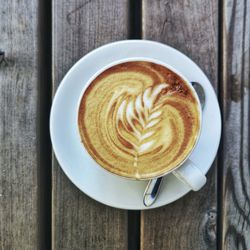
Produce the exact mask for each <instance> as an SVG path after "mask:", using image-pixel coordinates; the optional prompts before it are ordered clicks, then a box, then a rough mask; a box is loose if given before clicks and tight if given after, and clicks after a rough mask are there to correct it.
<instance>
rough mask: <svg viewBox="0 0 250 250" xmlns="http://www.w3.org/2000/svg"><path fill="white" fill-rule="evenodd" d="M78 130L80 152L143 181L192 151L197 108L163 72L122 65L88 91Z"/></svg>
mask: <svg viewBox="0 0 250 250" xmlns="http://www.w3.org/2000/svg"><path fill="white" fill-rule="evenodd" d="M78 127H79V131H80V135H81V139H82V142H83V144H84V146H85V148H86V149H87V151H88V152H89V154H90V155H91V156H92V157H93V158H94V159H95V161H96V162H97V163H99V164H100V165H101V166H102V167H103V168H105V169H106V170H108V171H110V172H112V173H115V174H118V175H120V176H124V177H129V178H135V179H149V178H154V177H156V176H160V175H163V174H164V173H166V172H169V171H171V170H172V169H173V168H175V167H176V166H178V165H179V164H180V163H181V162H182V161H183V160H185V158H186V157H187V155H188V154H189V153H190V151H191V150H192V149H193V146H194V145H195V142H196V140H197V137H198V134H199V130H200V114H199V105H198V103H197V100H196V98H195V97H194V95H193V93H192V90H191V89H190V88H189V86H188V84H187V83H186V82H185V81H184V80H183V79H182V78H181V77H180V76H178V75H177V74H175V73H174V72H172V71H171V70H169V69H168V68H166V67H164V66H161V65H159V64H156V63H151V62H145V61H135V62H125V63H121V64H118V65H115V66H113V67H111V68H109V69H107V70H105V71H104V72H103V73H101V74H100V75H98V76H97V77H96V78H95V79H94V80H93V81H92V82H91V84H90V85H89V86H88V88H87V90H86V91H85V92H84V94H83V97H82V99H81V102H80V108H79V112H78Z"/></svg>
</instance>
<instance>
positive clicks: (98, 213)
mask: <svg viewBox="0 0 250 250" xmlns="http://www.w3.org/2000/svg"><path fill="white" fill-rule="evenodd" d="M128 32H129V31H128V2H127V0H122V1H115V0H108V1H101V0H95V1H84V0H81V1H75V0H70V1H66V0H64V1H61V0H54V2H53V86H54V91H55V90H56V87H57V86H58V84H59V83H60V80H61V79H62V77H63V76H64V74H65V73H66V72H67V70H68V69H69V68H70V67H71V66H72V65H73V64H74V63H75V62H76V61H77V60H78V59H79V58H81V57H82V56H84V55H85V54H86V53H87V52H89V51H90V50H92V49H94V48H96V47H98V46H100V45H102V44H105V43H108V42H111V41H115V40H121V39H126V38H127V36H128ZM52 186H53V193H52V213H53V218H52V220H53V221H52V224H53V228H52V244H53V245H52V246H53V247H52V248H53V249H126V247H127V212H126V211H122V210H117V209H112V208H109V207H107V206H104V205H101V204H99V203H97V202H96V201H94V200H91V199H90V198H88V197H87V196H85V195H84V194H83V193H81V192H80V191H79V190H78V189H77V188H76V187H75V186H74V185H73V184H72V183H71V182H70V181H69V180H68V179H67V178H66V177H65V175H64V174H63V172H62V170H61V169H60V167H59V165H58V163H57V162H56V160H54V162H53V176H52Z"/></svg>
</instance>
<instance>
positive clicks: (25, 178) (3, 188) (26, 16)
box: [0, 0, 39, 250]
mask: <svg viewBox="0 0 250 250" xmlns="http://www.w3.org/2000/svg"><path fill="white" fill-rule="evenodd" d="M0 16H1V21H0V46H1V49H2V50H4V51H5V53H6V57H7V61H8V65H6V64H4V63H2V64H1V65H0V142H1V146H0V249H4V250H5V249H25V250H28V249H31V250H34V249H38V248H39V247H38V244H39V220H38V214H39V210H38V193H39V191H38V172H39V170H38V165H39V164H38V157H39V155H38V154H39V149H38V144H39V138H38V133H37V131H38V114H37V110H38V89H39V80H38V74H39V73H38V37H37V34H38V1H36V0H34V1H32V3H30V2H28V1H24V0H20V1H0Z"/></svg>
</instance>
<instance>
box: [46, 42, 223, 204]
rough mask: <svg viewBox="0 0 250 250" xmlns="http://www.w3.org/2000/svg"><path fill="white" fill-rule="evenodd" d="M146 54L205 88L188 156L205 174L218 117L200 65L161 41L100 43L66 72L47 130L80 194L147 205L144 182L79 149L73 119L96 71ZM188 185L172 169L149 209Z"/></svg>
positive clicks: (216, 142)
mask: <svg viewBox="0 0 250 250" xmlns="http://www.w3.org/2000/svg"><path fill="white" fill-rule="evenodd" d="M130 57H147V58H152V59H156V60H160V61H162V62H165V63H166V64H169V65H171V66H172V67H174V68H176V69H177V70H178V71H179V72H181V73H182V74H183V75H184V76H185V77H186V78H187V79H189V81H195V82H199V83H200V84H201V85H202V86H203V87H204V90H205V94H206V104H205V108H204V111H203V124H202V132H201V136H200V140H199V142H198V144H197V146H196V148H195V150H194V151H193V153H192V154H191V156H190V159H191V160H192V161H193V162H194V163H195V164H196V165H197V166H198V167H199V168H200V169H201V171H202V172H203V173H207V172H208V170H209V168H210V167H211V165H212V163H213V161H214V158H215V156H216V153H217V150H218V146H219V141H220V135H221V116H220V109H219V105H218V102H217V98H216V95H215V92H214V90H213V87H212V85H211V84H210V82H209V80H208V79H207V77H206V76H205V74H204V73H203V72H202V71H201V69H200V68H199V67H198V66H197V65H196V64H195V63H194V62H193V61H192V60H190V59H189V58H188V57H187V56H185V55H183V54H182V53H180V52H179V51H177V50H175V49H173V48H171V47H169V46H166V45H163V44H161V43H157V42H152V41H145V40H128V41H120V42H115V43H110V44H108V45H105V46H102V47H100V48H98V49H96V50H94V51H92V52H90V53H89V54H87V55H86V56H84V57H83V58H82V59H80V60H79V61H78V62H77V63H76V64H75V65H74V66H73V67H72V68H71V69H70V70H69V72H68V73H67V74H66V76H65V77H64V79H63V80H62V82H61V84H60V86H59V88H58V90H57V92H56V95H55V97H54V101H53V105H52V109H51V116H50V134H51V140H52V144H53V148H54V152H55V155H56V157H57V159H58V162H59V163H60V165H61V167H62V169H63V171H64V172H65V174H66V175H67V176H68V177H69V179H70V180H71V181H72V182H73V183H74V184H75V185H76V186H77V187H78V188H79V189H80V190H82V191H83V192H84V193H85V194H87V195H88V196H90V197H92V198H93V199H95V200H97V201H99V202H101V203H104V204H106V205H109V206H112V207H116V208H122V209H147V208H146V207H144V205H143V202H142V196H143V192H144V190H145V187H146V185H147V182H146V181H133V180H127V179H123V178H121V177H118V176H115V175H112V174H110V173H108V172H106V171H105V170H103V169H102V168H100V167H99V166H98V165H97V163H95V161H94V160H93V159H92V158H91V157H90V156H89V155H88V154H86V153H85V151H84V150H82V147H83V146H82V144H81V142H80V137H79V134H78V128H77V124H76V120H77V119H76V117H77V112H76V110H77V106H78V101H79V98H80V94H81V92H82V89H83V88H84V85H85V84H86V83H87V81H88V80H89V79H90V77H91V76H93V75H94V74H95V72H97V71H98V70H100V69H101V68H103V67H104V66H105V65H107V64H110V63H112V62H114V61H118V60H122V59H126V58H130ZM189 191H190V189H189V188H188V187H187V186H185V185H184V184H183V183H182V182H180V181H179V180H178V179H176V177H175V176H174V175H172V174H170V175H168V176H167V177H165V181H164V183H163V186H162V190H161V193H160V196H159V197H158V199H157V201H156V202H155V204H154V205H152V206H151V207H150V208H155V207H160V206H163V205H166V204H168V203H170V202H173V201H175V200H177V199H179V198H181V197H182V196H183V195H185V194H187V193H188V192H189Z"/></svg>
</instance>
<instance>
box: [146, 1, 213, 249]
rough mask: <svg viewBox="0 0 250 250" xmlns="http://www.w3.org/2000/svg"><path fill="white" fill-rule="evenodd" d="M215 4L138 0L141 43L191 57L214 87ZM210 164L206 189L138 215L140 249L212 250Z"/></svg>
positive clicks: (211, 175)
mask: <svg viewBox="0 0 250 250" xmlns="http://www.w3.org/2000/svg"><path fill="white" fill-rule="evenodd" d="M217 6H218V3H217V1H216V0H212V1H210V0H202V1H200V0H195V1H191V0H188V1H163V0H158V1H150V0H144V1H143V9H142V17H143V23H142V34H143V38H146V39H151V40H157V41H160V42H163V43H166V44H168V45H170V46H173V47H175V48H177V49H178V50H180V51H182V52H183V53H185V54H186V55H188V56H189V57H190V58H192V59H193V60H194V61H195V62H196V63H197V64H198V65H200V67H201V68H202V69H203V70H204V72H205V73H206V74H207V75H208V77H209V78H210V80H211V82H212V83H213V86H214V88H215V90H216V88H217V54H218V50H217V37H218V26H217V25H218V24H217V18H218V7H217ZM215 166H216V164H214V166H213V167H212V169H211V170H210V171H209V174H208V182H207V184H206V186H205V187H204V188H203V189H202V190H201V191H199V192H196V193H194V192H191V193H189V194H188V195H186V196H185V197H184V198H182V199H180V200H178V201H176V202H174V203H173V204H170V205H168V206H165V207H163V208H159V209H155V210H152V211H145V212H142V215H141V223H142V229H141V230H142V231H141V248H142V249H145V250H146V249H150V250H152V249H182V250H183V249H216V216H217V202H216V199H217V196H216V183H215V182H216V181H215V179H216V178H215V177H216V170H215Z"/></svg>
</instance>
